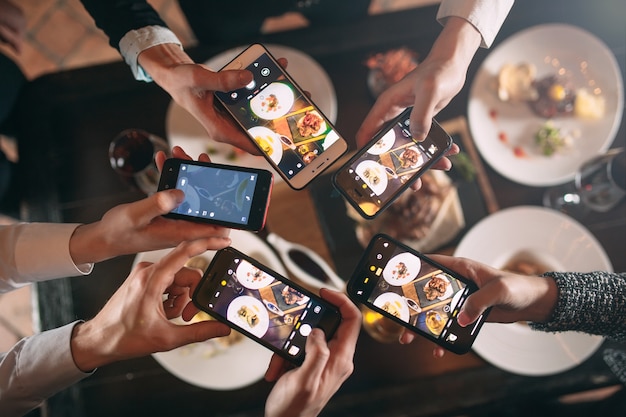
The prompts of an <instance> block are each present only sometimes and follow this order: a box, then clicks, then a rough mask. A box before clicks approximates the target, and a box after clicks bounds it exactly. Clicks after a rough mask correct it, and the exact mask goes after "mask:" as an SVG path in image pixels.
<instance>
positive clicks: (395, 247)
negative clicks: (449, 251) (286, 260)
mask: <svg viewBox="0 0 626 417" xmlns="http://www.w3.org/2000/svg"><path fill="white" fill-rule="evenodd" d="M477 290H478V286H477V285H476V284H475V283H474V282H473V281H471V280H470V279H468V278H465V277H463V276H462V275H460V274H458V273H456V272H454V271H451V270H449V269H447V268H445V267H444V266H442V265H439V264H437V263H436V262H434V261H433V260H431V259H429V258H428V257H426V256H425V255H423V254H422V253H420V252H418V251H416V250H414V249H412V248H410V247H408V246H406V245H404V244H402V243H401V242H398V241H397V240H395V239H392V238H391V237H389V236H387V235H384V234H378V235H376V236H374V238H372V240H371V242H370V243H369V245H368V247H367V249H366V250H365V253H364V254H363V257H362V258H361V260H360V261H359V263H358V265H357V267H356V269H355V271H354V273H353V274H352V277H351V278H350V281H348V295H349V296H350V297H351V298H352V299H353V300H355V301H356V302H358V303H361V304H364V305H366V306H367V307H369V308H371V309H373V310H375V311H377V312H379V313H380V314H382V315H383V316H385V317H388V318H390V319H391V320H393V321H395V322H397V323H399V324H401V325H402V326H404V327H406V328H407V329H409V330H411V331H413V332H415V333H417V334H420V335H422V336H424V337H426V338H427V339H430V340H432V341H433V342H435V343H437V344H438V345H439V346H442V347H444V348H445V349H448V350H450V351H452V352H454V353H457V354H462V353H466V352H468V351H469V350H470V348H471V346H472V343H473V342H474V339H476V336H477V335H478V332H479V330H480V328H481V327H482V325H483V323H484V321H485V319H486V317H487V314H488V311H489V310H487V311H485V313H484V314H482V315H481V316H480V317H479V318H478V320H476V322H475V323H474V324H472V325H470V326H468V327H461V326H459V324H458V323H457V319H456V317H457V314H458V313H459V310H460V309H461V306H462V305H463V303H464V302H465V300H466V299H467V297H468V296H469V295H470V294H472V293H473V292H475V291H477Z"/></svg>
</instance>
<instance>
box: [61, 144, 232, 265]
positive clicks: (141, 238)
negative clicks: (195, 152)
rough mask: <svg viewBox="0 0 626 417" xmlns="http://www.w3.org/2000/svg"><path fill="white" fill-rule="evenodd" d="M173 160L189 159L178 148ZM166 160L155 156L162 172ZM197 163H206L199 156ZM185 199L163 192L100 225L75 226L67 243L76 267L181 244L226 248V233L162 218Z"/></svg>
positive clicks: (117, 212) (179, 194) (161, 155)
mask: <svg viewBox="0 0 626 417" xmlns="http://www.w3.org/2000/svg"><path fill="white" fill-rule="evenodd" d="M172 156H173V157H174V158H181V159H189V160H190V159H191V157H190V156H189V155H187V154H186V153H185V152H184V151H183V150H182V149H181V148H180V147H178V146H175V147H174V149H172ZM165 159H166V156H165V154H164V153H163V152H159V153H157V155H156V157H155V160H156V163H157V166H158V168H159V170H161V169H162V167H163V163H164V161H165ZM198 160H200V161H204V162H210V159H209V157H208V155H206V154H202V155H200V156H199V158H198ZM184 199H185V194H184V193H183V192H182V191H181V190H176V189H172V190H164V191H159V192H157V193H154V194H153V195H151V196H149V197H147V198H145V199H143V200H140V201H136V202H134V203H129V204H122V205H119V206H117V207H113V208H112V209H111V210H109V211H107V212H106V213H105V214H104V216H102V219H101V220H100V221H97V222H95V223H90V224H85V225H81V226H78V227H77V228H76V230H75V231H74V234H73V235H72V238H71V239H70V254H71V256H72V260H73V261H74V263H76V264H79V265H80V264H83V263H91V262H100V261H103V260H105V259H110V258H113V257H116V256H120V255H126V254H131V253H138V252H145V251H150V250H157V249H164V248H170V247H174V246H176V245H177V244H179V243H180V242H183V241H185V240H195V239H202V238H209V239H210V241H211V242H212V243H211V245H210V246H211V247H210V248H209V249H212V250H217V249H221V248H225V247H226V246H228V245H230V243H231V241H230V238H229V237H228V235H229V234H230V229H228V228H225V227H221V226H215V225H210V224H205V223H194V222H189V221H185V220H175V219H168V218H165V217H163V214H166V213H169V212H170V211H172V210H173V209H174V208H176V207H178V205H179V204H181V203H182V202H183V201H184Z"/></svg>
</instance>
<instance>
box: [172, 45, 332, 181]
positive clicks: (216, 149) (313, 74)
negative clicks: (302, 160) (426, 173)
mask: <svg viewBox="0 0 626 417" xmlns="http://www.w3.org/2000/svg"><path fill="white" fill-rule="evenodd" d="M266 46H267V48H268V49H269V51H270V52H271V53H272V55H274V57H276V58H287V60H288V62H289V64H288V66H287V71H288V72H289V74H290V75H291V76H292V77H293V78H294V80H296V82H297V83H298V85H299V86H300V87H302V89H303V90H305V91H308V92H309V93H311V98H312V99H313V100H314V101H315V104H317V106H318V107H319V108H320V110H321V111H322V112H323V113H324V115H326V117H328V119H329V120H330V121H331V122H332V123H334V122H335V121H336V120H337V96H336V95H335V88H334V87H333V84H332V81H331V80H330V77H329V76H328V74H327V73H326V71H325V70H324V69H323V68H322V66H321V65H320V64H318V63H317V61H315V60H314V59H313V58H311V57H310V56H309V55H307V54H305V53H303V52H301V51H299V50H297V49H293V48H290V47H287V46H282V45H266ZM244 49H245V48H244V47H243V46H241V47H237V48H233V49H229V50H227V51H224V52H222V53H220V54H218V55H216V56H214V57H213V58H211V59H209V60H208V61H206V62H205V64H206V65H207V66H208V67H210V68H212V69H214V70H215V71H217V70H219V69H220V68H222V67H223V66H224V65H226V64H227V63H228V62H230V61H231V60H232V59H233V58H234V57H235V56H237V55H238V54H239V53H240V52H241V51H243V50H244ZM165 130H166V132H167V139H168V141H169V143H170V146H180V147H181V148H183V149H184V150H185V151H186V152H187V153H188V154H189V155H190V156H191V157H192V158H194V159H197V158H198V155H200V154H201V153H203V152H207V151H209V150H210V151H211V152H210V153H209V156H210V157H211V160H212V161H213V162H216V163H222V164H229V165H232V164H236V165H241V166H249V167H254V168H262V169H267V170H270V171H271V170H272V168H271V165H270V164H269V163H268V162H267V161H266V160H265V158H264V157H262V156H254V155H250V154H248V153H245V152H242V151H240V150H238V149H236V148H235V147H233V146H230V145H228V144H225V143H220V142H216V141H214V140H211V139H209V136H208V134H207V133H206V131H205V130H204V128H203V127H202V125H201V124H200V123H199V122H198V121H197V120H196V119H195V118H194V117H193V116H192V115H191V114H189V113H188V112H187V111H186V110H185V109H183V108H182V107H180V106H179V105H178V104H176V103H175V102H174V101H173V100H172V101H171V102H170V105H169V108H168V109H167V115H166V120H165ZM274 181H277V182H278V181H283V179H282V178H281V177H280V176H276V177H275V178H274Z"/></svg>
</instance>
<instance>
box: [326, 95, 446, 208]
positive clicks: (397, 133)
mask: <svg viewBox="0 0 626 417" xmlns="http://www.w3.org/2000/svg"><path fill="white" fill-rule="evenodd" d="M411 109H412V108H411V107H409V108H408V109H406V110H405V111H404V112H402V114H400V115H399V116H398V117H397V118H396V119H394V120H393V121H392V122H391V123H389V124H388V125H387V126H386V128H384V129H383V130H382V131H381V132H379V133H378V134H377V135H376V136H375V137H374V138H373V139H372V140H371V141H370V142H369V143H368V144H367V145H365V147H363V148H362V149H361V150H359V151H358V152H357V153H356V154H355V155H354V156H353V157H352V158H350V160H349V161H348V162H346V163H345V164H344V165H343V166H342V167H341V168H339V169H338V170H337V171H336V172H335V174H334V175H333V178H332V182H333V185H334V186H335V188H336V189H337V190H339V192H340V193H341V194H342V195H343V196H344V197H345V198H346V199H347V200H348V202H349V203H350V204H351V205H352V206H353V207H354V208H355V209H356V210H357V211H358V212H359V214H360V215H361V216H363V217H364V218H366V219H373V218H374V217H376V216H377V215H379V214H380V213H382V211H383V210H384V209H385V208H387V207H389V205H390V204H391V203H393V201H394V200H395V199H396V198H398V197H399V196H400V194H401V193H402V192H403V191H404V190H406V189H407V188H408V187H409V186H410V185H411V184H412V183H413V182H415V180H416V179H417V178H419V176H420V175H422V174H423V173H424V172H426V170H427V169H428V168H429V167H431V166H432V165H433V164H434V163H435V162H437V160H439V159H440V158H441V157H443V156H444V155H445V153H446V152H447V151H448V150H449V149H450V147H451V146H452V138H451V137H450V135H448V134H447V133H446V131H445V130H443V129H442V127H441V126H440V125H439V123H437V122H436V121H435V120H433V122H432V126H431V128H430V132H429V133H428V136H427V137H426V139H424V140H423V141H421V142H418V141H417V140H415V139H413V137H412V136H411V132H410V131H409V115H410V113H411Z"/></svg>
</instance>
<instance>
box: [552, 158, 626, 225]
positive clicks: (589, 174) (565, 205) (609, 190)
mask: <svg viewBox="0 0 626 417" xmlns="http://www.w3.org/2000/svg"><path fill="white" fill-rule="evenodd" d="M624 196H626V152H625V150H624V148H615V149H610V150H609V151H608V152H606V153H605V154H602V155H599V156H596V157H594V158H592V159H590V160H589V161H587V162H585V163H584V164H583V165H582V166H581V167H580V168H579V170H578V172H577V173H576V176H575V178H574V180H573V181H572V182H569V183H567V184H564V185H561V186H557V187H552V188H549V189H548V190H546V192H545V194H544V196H543V204H544V206H547V207H552V208H554V209H556V210H559V211H562V212H564V213H566V214H569V215H571V216H573V217H583V216H584V215H586V214H587V213H588V212H589V211H596V212H601V213H604V212H607V211H609V210H611V209H612V208H614V207H615V206H617V205H618V204H619V203H620V201H621V200H622V199H623V198H624Z"/></svg>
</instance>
